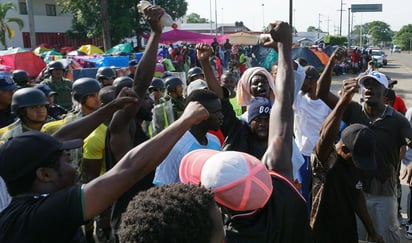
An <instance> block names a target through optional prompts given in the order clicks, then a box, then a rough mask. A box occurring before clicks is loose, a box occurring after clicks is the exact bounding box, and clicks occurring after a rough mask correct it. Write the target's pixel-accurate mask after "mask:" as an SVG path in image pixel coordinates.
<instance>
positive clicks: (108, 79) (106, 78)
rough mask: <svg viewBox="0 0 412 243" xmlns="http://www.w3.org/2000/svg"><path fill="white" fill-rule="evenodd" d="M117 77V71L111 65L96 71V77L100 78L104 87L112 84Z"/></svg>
mask: <svg viewBox="0 0 412 243" xmlns="http://www.w3.org/2000/svg"><path fill="white" fill-rule="evenodd" d="M115 78H116V72H115V71H114V70H113V68H111V67H99V69H97V73H96V79H97V80H99V82H100V83H101V85H102V87H104V86H108V85H112V84H113V81H114V79H115Z"/></svg>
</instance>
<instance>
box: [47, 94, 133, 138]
mask: <svg viewBox="0 0 412 243" xmlns="http://www.w3.org/2000/svg"><path fill="white" fill-rule="evenodd" d="M128 104H129V105H130V104H137V99H136V98H135V97H119V98H116V99H114V100H112V101H111V102H110V103H108V104H107V105H105V106H103V107H101V108H100V109H98V110H97V111H95V112H92V113H90V114H89V115H87V116H84V117H83V118H81V119H78V120H75V121H73V122H70V123H67V124H65V125H64V126H62V127H61V128H60V129H59V130H57V131H56V132H55V133H54V134H53V137H55V138H57V139H59V140H69V139H77V138H81V139H85V138H86V137H87V136H89V134H90V133H91V132H93V130H94V129H96V128H97V127H98V126H99V125H100V124H101V123H103V122H104V121H105V120H107V119H108V118H110V117H111V116H112V115H113V113H114V112H116V111H117V110H119V109H122V108H123V107H124V106H125V105H128Z"/></svg>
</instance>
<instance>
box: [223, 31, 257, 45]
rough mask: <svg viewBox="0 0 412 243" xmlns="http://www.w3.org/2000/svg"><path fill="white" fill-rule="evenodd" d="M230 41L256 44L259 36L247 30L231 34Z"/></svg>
mask: <svg viewBox="0 0 412 243" xmlns="http://www.w3.org/2000/svg"><path fill="white" fill-rule="evenodd" d="M229 39H230V43H232V44H237V45H256V43H257V42H258V39H259V36H257V35H253V34H249V33H246V32H237V33H234V34H230V35H229Z"/></svg>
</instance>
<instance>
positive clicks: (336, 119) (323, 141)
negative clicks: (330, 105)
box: [315, 84, 358, 162]
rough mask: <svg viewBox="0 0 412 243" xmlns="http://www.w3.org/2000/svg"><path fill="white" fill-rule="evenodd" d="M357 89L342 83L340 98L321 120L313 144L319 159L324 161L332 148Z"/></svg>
mask: <svg viewBox="0 0 412 243" xmlns="http://www.w3.org/2000/svg"><path fill="white" fill-rule="evenodd" d="M357 90H358V89H357V88H356V87H353V86H350V85H345V84H344V86H343V88H342V96H341V98H340V99H339V101H338V103H337V104H336V106H335V108H334V109H333V110H332V112H331V113H329V115H328V116H327V117H326V119H325V121H324V122H323V124H322V127H321V129H320V136H319V140H318V142H317V144H316V146H315V153H316V155H317V156H318V158H319V161H321V162H324V161H326V160H327V159H328V157H329V154H330V153H331V151H332V149H334V144H335V139H336V136H337V135H338V133H339V128H340V123H341V121H342V117H343V113H344V112H345V110H346V107H347V106H348V105H349V104H350V102H351V101H352V98H353V96H354V95H355V93H356V92H357Z"/></svg>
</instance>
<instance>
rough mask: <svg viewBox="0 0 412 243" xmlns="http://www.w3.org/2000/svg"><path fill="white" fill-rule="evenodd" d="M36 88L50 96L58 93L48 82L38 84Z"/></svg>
mask: <svg viewBox="0 0 412 243" xmlns="http://www.w3.org/2000/svg"><path fill="white" fill-rule="evenodd" d="M35 88H38V89H40V90H41V91H43V93H44V94H45V95H46V96H47V97H49V96H51V95H56V94H57V93H56V92H54V91H53V90H52V89H51V88H50V87H49V86H48V85H47V84H38V85H36V86H35Z"/></svg>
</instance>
